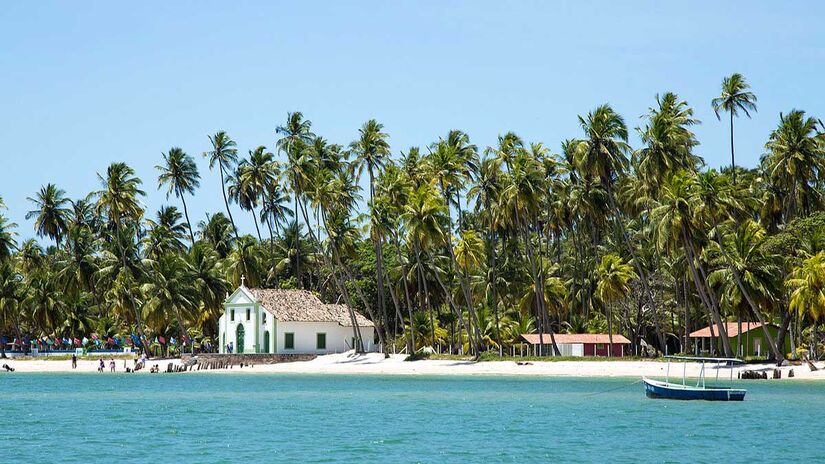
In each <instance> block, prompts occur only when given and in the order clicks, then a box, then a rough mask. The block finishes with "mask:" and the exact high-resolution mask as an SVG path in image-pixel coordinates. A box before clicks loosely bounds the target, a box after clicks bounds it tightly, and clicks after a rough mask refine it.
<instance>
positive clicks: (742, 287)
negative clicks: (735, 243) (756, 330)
mask: <svg viewBox="0 0 825 464" xmlns="http://www.w3.org/2000/svg"><path fill="white" fill-rule="evenodd" d="M714 230H715V231H716V234H715V235H716V243H717V245H719V249H720V250H721V251H722V255H723V256H724V257H725V261H726V262H727V264H728V267H729V268H730V271H731V274H733V278H734V279H735V280H736V286H737V287H739V291H741V292H742V295H744V297H745V300H746V301H747V302H748V306H749V307H750V309H751V313H753V315H754V316H756V318H757V319H758V320H759V323H760V324H761V325H762V333H763V335H764V336H765V340H767V341H768V346H769V347H770V349H771V353H772V354H773V356H774V359H775V360H777V361H780V362H781V361H783V360H784V359H785V355H784V353H782V352H781V351H784V350H779V349H778V347H777V345H776V343H775V342H774V339H773V337H772V336H771V334H770V332H769V331H768V327H767V326H766V325H765V320H764V318H763V317H762V313H761V312H760V310H759V307H758V306H757V305H756V303H755V302H754V301H753V299H752V298H751V295H750V292H749V291H748V289H747V288H745V285H744V284H743V283H742V276H740V275H739V270H738V269H736V267H735V266H734V265H733V263H731V260H730V256H728V252H727V250H725V247H724V244H723V243H722V237H721V234H720V233H719V230H718V227H717V226H716V225H715V224H714ZM748 328H749V329H750V327H748ZM741 335H742V320H741V318H740V319H739V337H737V338H738V339H739V345H740V346H741Z"/></svg>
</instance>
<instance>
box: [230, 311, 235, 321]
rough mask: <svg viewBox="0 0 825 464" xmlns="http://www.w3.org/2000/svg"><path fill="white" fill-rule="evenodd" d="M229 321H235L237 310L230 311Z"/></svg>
mask: <svg viewBox="0 0 825 464" xmlns="http://www.w3.org/2000/svg"><path fill="white" fill-rule="evenodd" d="M229 320H230V321H234V320H235V310H234V309H233V310H230V311H229Z"/></svg>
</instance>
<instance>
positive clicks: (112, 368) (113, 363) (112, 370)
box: [109, 358, 115, 372]
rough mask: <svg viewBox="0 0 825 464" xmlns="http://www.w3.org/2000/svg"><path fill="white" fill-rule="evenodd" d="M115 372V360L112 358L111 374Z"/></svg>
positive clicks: (110, 364) (110, 362) (110, 363)
mask: <svg viewBox="0 0 825 464" xmlns="http://www.w3.org/2000/svg"><path fill="white" fill-rule="evenodd" d="M114 371H115V358H112V359H111V360H110V361H109V372H114Z"/></svg>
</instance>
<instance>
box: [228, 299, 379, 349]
mask: <svg viewBox="0 0 825 464" xmlns="http://www.w3.org/2000/svg"><path fill="white" fill-rule="evenodd" d="M223 309H224V311H223V314H222V315H221V317H220V318H219V320H218V337H219V340H220V352H221V353H227V352H229V350H230V349H231V351H232V353H277V354H284V353H303V354H306V353H310V354H326V353H341V352H344V351H349V350H351V349H353V347H354V344H355V343H354V336H353V324H352V319H351V317H350V312H349V309H348V308H347V306H345V305H340V304H324V303H322V302H321V300H320V299H319V298H318V297H317V296H315V295H314V294H312V293H310V292H308V291H306V290H282V289H264V288H246V287H245V286H243V285H242V286H240V287H238V288H237V289H236V290H235V291H234V292H233V293H232V294H231V295H229V296H228V297H227V298H226V301H225V302H224V305H223ZM355 314H356V323H357V324H358V328H359V330H360V332H361V338H362V339H363V342H364V349H365V350H367V351H372V350H374V349H375V341H374V339H375V325H374V324H373V323H372V321H370V320H369V319H367V318H365V317H364V316H362V315H360V314H358V313H357V312H356V313H355Z"/></svg>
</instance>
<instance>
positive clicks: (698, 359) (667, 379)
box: [665, 356, 745, 388]
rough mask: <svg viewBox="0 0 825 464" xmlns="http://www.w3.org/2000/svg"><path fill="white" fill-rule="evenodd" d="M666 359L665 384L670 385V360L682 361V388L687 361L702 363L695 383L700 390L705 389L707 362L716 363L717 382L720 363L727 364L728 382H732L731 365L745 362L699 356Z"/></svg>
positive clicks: (684, 382)
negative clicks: (728, 371) (728, 368)
mask: <svg viewBox="0 0 825 464" xmlns="http://www.w3.org/2000/svg"><path fill="white" fill-rule="evenodd" d="M665 358H666V359H667V369H666V370H665V382H666V383H670V361H671V360H674V359H675V360H679V361H684V363H683V364H682V386H686V380H685V379H686V377H687V363H688V361H696V362H700V363H702V366H701V367H700V369H699V379H697V381H696V387H699V384H702V388H705V364H706V363H708V362H714V363H716V381H717V382H718V381H719V369H720V367H721V364H722V363H725V364H728V365H729V367H730V381H731V382H733V365H734V364H745V361H742V360H741V359H737V358H704V357H699V356H665Z"/></svg>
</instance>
